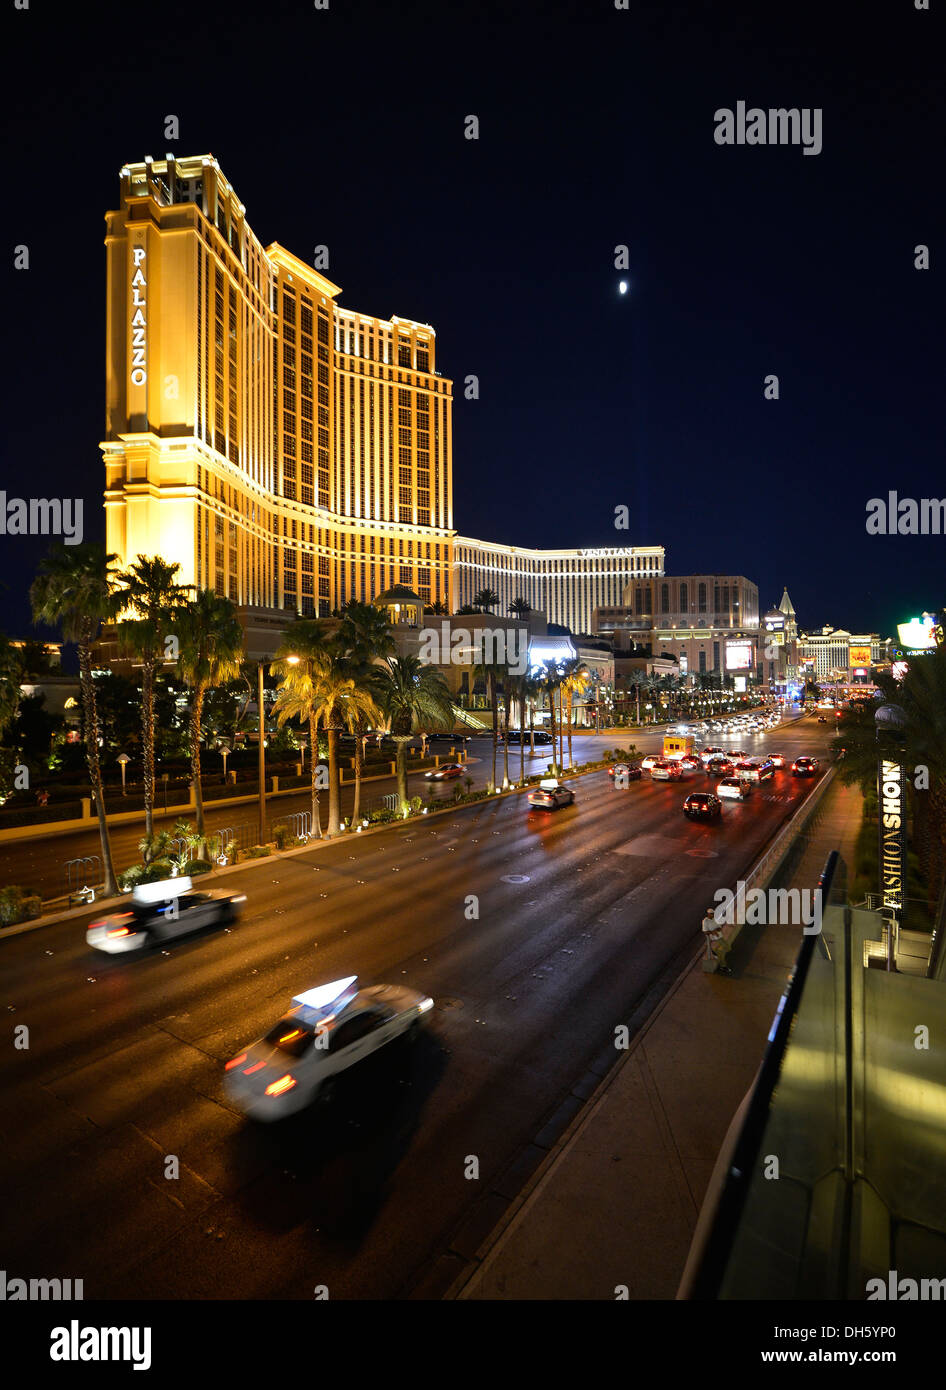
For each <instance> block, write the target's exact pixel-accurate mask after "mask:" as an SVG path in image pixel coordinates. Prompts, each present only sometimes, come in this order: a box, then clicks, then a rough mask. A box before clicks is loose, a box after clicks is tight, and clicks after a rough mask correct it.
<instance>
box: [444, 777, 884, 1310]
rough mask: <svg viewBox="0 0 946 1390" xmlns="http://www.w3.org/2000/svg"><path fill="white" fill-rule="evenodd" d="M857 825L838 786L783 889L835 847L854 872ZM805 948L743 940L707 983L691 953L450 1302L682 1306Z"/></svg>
mask: <svg viewBox="0 0 946 1390" xmlns="http://www.w3.org/2000/svg"><path fill="white" fill-rule="evenodd" d="M860 820H861V794H860V792H859V791H858V789H857V788H848V787H843V786H841V785H840V783H839V782H837V781H835V782H834V783H833V785H832V786H831V787H830V788H829V789H828V791H827V793H826V794H825V799H824V802H823V804H822V807H821V809H820V811H819V812H818V813H817V815H816V818H815V821H814V823H813V825H812V826H811V828H810V830H809V832H808V834H809V842H808V845H807V848H806V849H805V851H804V853H803V854H802V856H801V858H800V862H799V864H798V867H797V869H796V870H795V871H794V873H793V874H792V875H791V881H790V883H788V884H786V886H797V887H799V888H801V887H808V888H814V887H815V886H816V885H817V882H818V878H819V875H820V874H821V871H822V869H823V868H824V862H825V859H826V858H827V856H828V853H829V852H830V851H831V850H832V849H837V850H839V851H840V853H841V855H842V857H844V858H845V859H846V860H847V862H848V864H849V865H850V863H851V858H852V853H853V848H854V843H855V840H856V837H857V832H858V829H859V827H860ZM697 928H698V924H695V925H694V948H695V947H696V933H697ZM799 940H800V937H799V933H798V930H797V928H794V927H779V926H769V927H766V928H762V929H760V928H755V929H752V930H749V929H746V930H744V931H743V932H742V934H741V936H740V938H739V940H738V941H737V942H736V945H735V947H734V949H733V952H732V956H731V957H730V961H731V964H732V965H733V967H734V971H735V977H734V978H725V977H720V976H718V975H715V974H710V975H706V974H704V973H703V970H702V968H701V958H702V954H703V952H702V946H701V947H700V949H699V951H697V950H696V949H694V959H693V963H692V965H691V966H690V967H689V968H688V969H687V970H685V971H684V972H683V974H682V975H681V976H680V977H679V979H678V980H677V981H676V983H675V984H674V986H673V987H672V989H671V991H670V993H669V994H668V995H667V996H666V998H665V999H664V1000H663V1002H662V1003H661V1005H660V1006H659V1008H658V1010H657V1012H656V1013H655V1014H654V1015H652V1016H651V1018H650V1019H649V1020H648V1022H647V1023H646V1024H645V1026H644V1028H643V1030H642V1031H641V1032H640V1033H639V1034H638V1035H637V1036H636V1037H635V1039H634V1040H633V1042H632V1044H631V1047H630V1049H629V1051H628V1052H627V1053H626V1054H625V1055H624V1057H623V1060H622V1061H621V1062H619V1063H618V1065H617V1066H616V1067H615V1068H614V1069H613V1070H612V1071H611V1072H610V1073H609V1074H608V1076H606V1078H605V1079H604V1080H603V1081H602V1083H601V1085H600V1086H599V1087H598V1088H597V1090H596V1091H595V1092H594V1094H593V1095H592V1096H591V1098H590V1099H589V1100H588V1103H587V1104H586V1105H585V1106H584V1107H583V1108H582V1110H581V1111H580V1112H579V1113H578V1115H577V1116H576V1118H575V1120H574V1122H573V1123H572V1124H571V1125H570V1126H569V1128H568V1129H567V1130H566V1131H565V1133H564V1134H563V1135H562V1137H561V1139H560V1140H559V1141H558V1143H556V1144H555V1145H554V1146H553V1148H552V1150H551V1152H550V1153H549V1155H548V1158H547V1159H546V1160H545V1161H544V1162H543V1163H542V1164H541V1165H540V1166H539V1167H538V1168H537V1170H536V1172H535V1174H534V1176H533V1178H532V1179H531V1182H530V1183H529V1185H528V1186H527V1187H526V1189H525V1190H524V1192H523V1193H522V1194H521V1195H520V1197H519V1198H518V1199H517V1200H516V1201H515V1202H513V1203H512V1204H511V1205H510V1207H509V1209H508V1211H507V1213H506V1215H505V1217H504V1218H503V1219H502V1221H501V1223H500V1225H499V1226H498V1227H497V1228H496V1229H494V1230H493V1231H492V1233H491V1234H490V1236H489V1237H488V1238H487V1240H486V1241H484V1243H483V1245H482V1246H481V1247H480V1249H479V1250H478V1252H477V1254H476V1255H475V1256H474V1258H473V1259H472V1260H471V1261H470V1262H469V1264H468V1265H467V1267H466V1269H465V1270H464V1271H463V1273H462V1274H461V1275H460V1277H459V1278H457V1279H456V1280H455V1282H454V1283H453V1285H452V1287H451V1288H450V1289H449V1291H448V1292H447V1294H446V1297H447V1298H460V1299H503V1300H516V1299H607V1300H611V1301H613V1300H614V1298H615V1289H616V1287H617V1286H618V1285H626V1287H627V1290H628V1295H627V1296H628V1297H629V1298H630V1299H672V1298H674V1297H675V1295H676V1291H677V1287H678V1283H679V1280H680V1276H681V1274H682V1272H683V1266H684V1263H685V1261H686V1257H687V1253H688V1251H689V1247H690V1241H691V1238H692V1235H693V1231H694V1227H695V1225H696V1220H697V1217H698V1215H699V1210H700V1206H701V1203H702V1200H703V1195H704V1192H705V1190H706V1186H707V1183H708V1182H709V1178H710V1175H711V1173H712V1171H713V1166H714V1163H715V1161H716V1155H717V1153H718V1151H719V1149H720V1147H721V1145H722V1142H723V1139H724V1137H725V1134H726V1131H727V1129H728V1127H729V1124H730V1121H731V1119H732V1117H733V1114H734V1112H735V1110H736V1108H737V1107H738V1105H739V1103H740V1101H741V1100H742V1099H743V1097H744V1095H745V1094H746V1091H747V1090H748V1089H749V1087H750V1086H751V1084H752V1082H753V1079H754V1077H755V1074H756V1071H757V1069H758V1066H759V1063H760V1061H761V1059H762V1054H763V1051H764V1049H765V1044H766V1037H767V1034H768V1031H769V1028H770V1026H771V1023H772V1018H773V1016H774V1013H775V1009H776V1006H777V1004H778V1000H779V998H780V996H781V994H782V991H783V988H784V986H785V981H786V977H787V975H788V972H789V970H790V969H791V966H792V964H793V963H794V961H795V957H796V955H797V953H798V946H799ZM576 1092H578V1094H581V1089H580V1088H576ZM584 1094H586V1095H587V1092H584Z"/></svg>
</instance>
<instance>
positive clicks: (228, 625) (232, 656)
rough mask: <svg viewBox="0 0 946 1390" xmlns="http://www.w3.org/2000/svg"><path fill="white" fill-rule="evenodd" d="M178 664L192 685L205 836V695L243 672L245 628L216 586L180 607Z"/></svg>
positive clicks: (195, 764)
mask: <svg viewBox="0 0 946 1390" xmlns="http://www.w3.org/2000/svg"><path fill="white" fill-rule="evenodd" d="M175 627H176V636H177V639H178V667H179V669H180V672H181V675H182V676H183V677H184V679H185V680H186V681H187V682H188V684H189V685H190V687H191V689H192V691H193V694H192V696H191V710H190V752H191V785H192V786H193V788H194V802H195V807H196V811H197V833H198V834H199V835H200V837H201V839H203V838H204V799H203V789H202V786H201V780H200V721H201V714H202V713H203V707H204V696H205V695H206V693H207V690H208V689H209V688H210V686H212V685H223V684H224V682H225V681H230V680H234V679H235V678H236V677H237V676H238V675H239V674H240V662H241V661H242V659H243V630H242V628H241V627H240V623H239V620H238V618H237V615H236V608H235V607H234V605H233V603H232V602H231V600H230V599H228V598H222V597H220V596H219V595H217V594H215V593H214V591H213V589H200V590H198V592H197V594H196V595H195V596H194V598H192V599H190V600H189V601H188V602H187V603H186V604H184V605H183V606H182V607H181V608H179V609H178V611H177V617H176V621H175Z"/></svg>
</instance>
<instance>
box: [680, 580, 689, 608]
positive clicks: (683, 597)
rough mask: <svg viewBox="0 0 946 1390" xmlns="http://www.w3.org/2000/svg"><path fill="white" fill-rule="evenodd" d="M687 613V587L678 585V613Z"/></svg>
mask: <svg viewBox="0 0 946 1390" xmlns="http://www.w3.org/2000/svg"><path fill="white" fill-rule="evenodd" d="M689 611H690V595H689V587H688V585H686V584H681V585H680V612H681V613H688V612H689Z"/></svg>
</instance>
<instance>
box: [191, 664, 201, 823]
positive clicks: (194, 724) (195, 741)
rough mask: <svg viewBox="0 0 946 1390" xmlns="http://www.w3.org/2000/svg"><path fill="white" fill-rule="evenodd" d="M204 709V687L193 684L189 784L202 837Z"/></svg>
mask: <svg viewBox="0 0 946 1390" xmlns="http://www.w3.org/2000/svg"><path fill="white" fill-rule="evenodd" d="M203 709H204V687H203V686H202V685H195V686H194V698H193V700H192V701H191V786H192V787H193V788H194V807H195V811H196V815H197V833H198V835H199V836H200V837H201V839H203V837H204V793H203V788H202V787H201V783H200V717H201V714H202V713H203Z"/></svg>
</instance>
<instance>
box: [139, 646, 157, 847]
mask: <svg viewBox="0 0 946 1390" xmlns="http://www.w3.org/2000/svg"><path fill="white" fill-rule="evenodd" d="M141 753H142V761H143V763H144V774H143V776H144V784H145V834H146V835H147V836H149V837H150V836H152V835H153V834H154V660H153V658H152V657H150V656H145V661H144V666H143V668H142V672H141Z"/></svg>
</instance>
